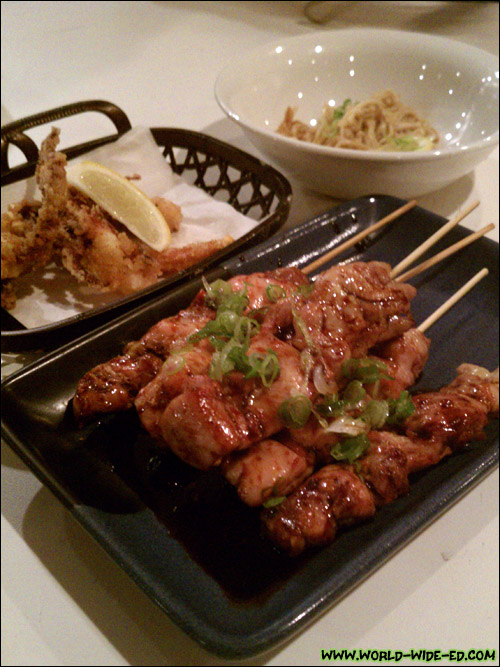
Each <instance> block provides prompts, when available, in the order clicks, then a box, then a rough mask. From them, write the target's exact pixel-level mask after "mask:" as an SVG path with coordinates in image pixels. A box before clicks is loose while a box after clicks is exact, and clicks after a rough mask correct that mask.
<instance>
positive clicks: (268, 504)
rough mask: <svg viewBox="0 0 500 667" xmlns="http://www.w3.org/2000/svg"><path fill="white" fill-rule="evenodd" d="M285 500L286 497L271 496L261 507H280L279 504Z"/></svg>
mask: <svg viewBox="0 0 500 667" xmlns="http://www.w3.org/2000/svg"><path fill="white" fill-rule="evenodd" d="M284 500H286V496H271V498H268V499H267V500H266V501H265V502H264V503H262V506H263V507H276V505H281V503H282V502H283V501H284Z"/></svg>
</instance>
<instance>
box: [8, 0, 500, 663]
mask: <svg viewBox="0 0 500 667" xmlns="http://www.w3.org/2000/svg"><path fill="white" fill-rule="evenodd" d="M388 5H390V7H388ZM311 19H313V20H311ZM354 26H374V27H386V28H398V29H402V30H411V31H420V32H427V33H433V34H439V35H444V36H447V37H452V38H455V39H458V40H460V41H463V42H466V43H469V44H472V45H475V46H478V47H481V48H483V49H485V50H487V51H490V52H492V53H495V54H498V3H492V2H473V3H466V2H450V3H446V2H390V3H387V2H363V3H356V2H314V3H305V2H280V3H277V2H71V3H69V2H12V1H11V2H3V3H2V125H4V124H5V123H8V122H10V121H12V120H16V119H18V118H22V117H24V116H27V115H30V114H33V113H37V112H39V111H44V110H47V109H51V108H54V107H57V106H60V105H63V104H68V103H71V102H75V101H79V100H84V99H106V100H110V101H112V102H114V103H116V104H117V105H118V106H120V107H121V108H122V109H124V110H125V111H126V113H127V115H128V116H129V118H130V120H131V122H132V124H133V125H145V126H149V127H154V126H166V127H168V126H171V127H185V128H188V129H193V130H198V131H201V132H205V133H207V134H210V135H212V136H215V137H218V138H221V139H223V140H225V141H228V142H230V143H233V144H235V145H237V146H239V147H241V148H243V149H245V150H247V151H249V152H250V153H253V154H256V155H258V153H257V151H256V149H255V148H253V147H252V146H251V145H250V144H249V143H248V142H247V140H246V139H245V138H244V136H243V134H242V132H241V130H240V128H239V127H238V126H237V125H236V124H234V123H232V122H231V121H229V120H228V119H226V118H225V117H224V115H223V113H222V112H221V110H220V109H219V107H218V106H217V104H216V102H215V99H214V94H213V86H214V81H215V78H216V76H217V74H218V72H219V71H220V70H221V69H222V67H223V66H224V65H225V64H226V63H227V62H228V61H229V60H230V59H231V57H232V56H233V55H234V54H235V53H236V52H240V51H241V50H242V49H250V48H252V47H255V46H257V45H259V44H264V43H266V42H268V41H272V40H273V39H274V38H276V37H278V36H283V37H285V36H286V37H288V36H293V35H300V34H305V33H310V32H313V31H324V30H334V29H338V28H346V27H354ZM65 122H68V121H65ZM86 131H87V132H92V131H95V130H94V128H93V127H87V128H85V127H84V126H83V127H82V126H81V124H80V125H79V126H78V128H77V127H73V126H70V125H68V129H65V136H66V140H67V145H69V144H75V143H78V142H79V141H80V140H86V139H89V138H91V137H90V135H86V136H83V134H82V133H85V132H86ZM498 183H499V180H498V149H497V150H496V151H495V152H494V153H493V154H492V155H491V156H490V157H489V158H488V159H487V160H486V161H485V162H483V163H482V164H481V165H479V166H478V167H477V169H476V170H475V172H474V173H473V174H470V175H468V176H467V177H465V178H463V179H460V181H458V182H456V183H454V184H452V185H451V186H449V187H447V188H446V189H444V190H441V191H439V192H435V193H432V194H431V195H428V196H426V197H422V198H421V199H420V200H419V204H420V205H421V206H423V207H424V208H427V209H430V210H432V211H435V212H436V213H438V214H440V215H444V216H446V217H450V216H451V215H453V213H455V212H456V211H457V210H458V209H459V208H462V207H463V206H464V205H466V204H467V203H468V202H470V201H473V200H474V199H479V200H480V202H481V204H480V206H479V207H478V208H477V209H476V210H475V211H474V213H473V214H471V216H469V218H468V219H467V221H466V222H465V223H464V224H465V225H467V226H468V227H470V228H471V229H478V228H479V227H481V226H483V225H485V224H487V223H488V222H494V223H495V224H497V225H498V191H499V188H498ZM292 185H293V188H294V201H293V205H292V210H291V214H290V218H289V221H288V222H287V227H291V226H293V225H296V224H299V223H301V222H303V221H304V220H306V219H308V218H310V217H312V216H313V215H314V214H315V213H318V212H321V211H324V210H326V209H328V208H331V207H332V206H333V205H334V204H335V202H334V201H333V200H331V199H329V198H328V197H324V196H317V195H314V194H311V193H309V192H306V191H304V190H302V189H301V188H300V186H298V185H297V184H296V183H293V182H292ZM490 238H493V239H495V240H496V241H498V227H497V228H496V229H495V230H494V231H493V232H491V233H490ZM27 361H29V359H28V358H27V357H22V356H15V357H14V356H10V355H3V357H2V370H3V371H4V372H5V374H7V373H9V372H11V371H12V370H13V369H14V368H16V367H19V365H22V364H25V363H26V362H27ZM2 575H3V576H2V610H3V623H2V665H19V664H25V665H215V664H220V665H223V664H226V663H225V661H224V660H222V659H221V658H218V657H215V656H213V655H210V654H208V653H206V652H205V651H204V650H203V649H202V648H200V647H199V646H198V645H197V644H195V643H194V642H193V641H192V640H191V639H190V638H188V637H187V636H186V635H185V634H184V633H183V632H182V631H181V630H179V629H178V628H177V627H176V626H175V625H173V624H172V623H171V622H170V621H169V619H168V618H167V617H166V616H165V615H164V614H163V613H162V612H161V611H160V610H159V609H158V608H157V607H156V606H155V605H154V604H153V603H152V602H151V601H150V600H149V599H148V598H147V597H146V596H145V595H144V594H143V593H142V591H141V590H139V589H138V588H137V587H136V585H135V584H134V583H133V582H132V581H131V580H129V579H128V577H127V576H126V575H125V574H124V573H123V572H122V570H121V569H120V568H119V567H118V566H117V565H116V564H115V563H114V562H112V561H111V560H110V559H109V558H108V556H107V555H106V554H105V553H104V552H103V551H102V550H101V549H100V547H99V546H97V545H96V544H95V543H94V541H93V540H92V539H91V538H90V537H89V536H88V535H87V533H86V532H85V531H84V530H83V529H82V528H81V527H80V525H79V524H77V523H76V521H75V520H74V519H73V518H72V516H71V515H70V514H69V513H68V512H67V510H66V509H65V508H63V507H62V506H61V505H60V504H59V502H58V501H57V500H56V499H55V498H54V497H53V496H52V494H51V493H50V492H49V491H48V490H47V489H46V488H45V487H44V486H43V485H41V483H40V482H39V481H38V480H37V479H36V478H35V477H34V476H33V475H32V474H31V473H30V472H29V470H28V469H27V468H26V467H25V466H24V465H23V464H22V463H21V461H20V460H19V459H18V458H17V457H16V456H15V455H14V454H13V453H12V451H11V450H10V449H9V447H8V446H7V445H6V444H5V443H3V442H2ZM333 647H335V648H347V649H353V648H363V649H367V648H371V649H378V650H388V649H392V650H393V651H395V650H403V651H404V650H408V649H411V648H413V649H419V648H423V649H427V650H434V649H440V650H441V651H443V652H447V651H448V650H449V649H455V650H463V651H466V652H467V651H468V650H469V649H476V650H477V649H493V650H496V651H497V656H498V648H499V647H498V470H496V471H494V472H493V473H492V474H490V475H489V476H488V477H486V478H485V479H484V480H483V481H482V482H481V483H480V484H478V485H477V486H476V487H475V488H474V489H473V490H472V491H470V492H469V493H468V494H467V495H466V496H465V497H464V498H463V499H461V500H460V501H459V502H458V503H456V504H455V505H454V506H453V507H451V508H450V509H449V510H448V511H447V512H446V513H445V514H444V515H442V516H441V517H440V518H439V519H438V520H437V521H435V522H434V523H433V524H431V525H430V526H429V527H428V528H427V529H426V530H424V531H423V532H422V533H420V534H419V535H418V536H417V537H416V538H415V539H413V540H412V542H411V543H410V544H408V545H406V546H405V547H404V548H403V549H402V550H401V551H399V552H398V553H397V554H395V555H394V556H393V557H392V558H391V559H390V560H389V561H388V562H386V563H385V564H384V565H383V566H382V567H380V568H379V569H378V570H377V571H376V572H374V573H372V574H371V575H370V576H369V577H368V578H367V579H365V580H364V581H363V582H362V583H361V584H360V585H358V586H357V587H356V588H355V589H354V590H353V591H351V592H350V593H349V594H348V595H347V596H346V597H344V598H343V599H342V600H341V601H340V602H338V603H337V604H335V605H334V606H333V607H332V608H330V609H329V610H328V611H327V612H326V613H324V614H323V615H322V616H321V617H320V618H319V619H317V620H316V621H315V622H314V623H313V624H311V625H310V626H309V627H308V628H307V629H306V630H304V631H303V632H301V633H300V634H299V635H297V636H296V637H295V638H293V639H292V640H291V641H289V642H288V643H287V644H286V645H284V646H282V647H280V648H278V649H276V650H274V651H271V652H269V653H267V654H264V655H261V656H258V657H256V658H252V659H249V660H246V661H244V662H243V663H242V664H252V665H284V664H287V665H315V664H318V663H320V662H321V658H320V649H321V648H333ZM228 664H230V663H228ZM337 664H349V662H348V661H347V660H346V661H344V662H341V661H339V662H337ZM439 664H442V665H446V664H456V663H453V662H452V661H451V660H449V659H443V660H442V661H441V662H440V663H439ZM464 664H480V663H474V662H467V663H464Z"/></svg>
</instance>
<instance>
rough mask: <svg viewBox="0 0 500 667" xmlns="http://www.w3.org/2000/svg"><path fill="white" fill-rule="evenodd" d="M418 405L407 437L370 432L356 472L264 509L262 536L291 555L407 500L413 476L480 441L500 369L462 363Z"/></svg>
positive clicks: (324, 479) (345, 468) (305, 487)
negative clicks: (453, 375)
mask: <svg viewBox="0 0 500 667" xmlns="http://www.w3.org/2000/svg"><path fill="white" fill-rule="evenodd" d="M414 402H415V407H416V410H415V412H414V414H413V415H412V416H411V417H409V418H408V419H407V420H406V422H405V425H404V429H403V433H396V432H392V431H387V432H384V431H371V432H370V433H369V434H368V438H369V440H370V448H369V450H368V452H367V454H366V455H365V456H364V457H363V458H361V459H360V460H359V461H358V462H357V465H356V466H353V465H339V464H331V465H327V466H325V467H323V468H321V469H320V470H319V471H317V472H316V473H314V474H313V475H311V476H310V477H309V478H308V479H307V480H306V481H305V482H304V483H303V484H301V485H300V486H299V487H298V488H297V489H296V490H295V491H294V492H293V493H292V494H291V495H290V496H288V497H287V498H286V499H285V500H284V501H283V502H282V503H281V504H280V505H278V506H276V507H272V508H269V509H266V510H264V511H263V513H262V521H263V528H264V532H265V534H266V535H267V536H268V537H269V538H270V539H271V540H272V541H273V542H274V543H275V544H276V545H277V546H279V547H280V548H281V549H283V550H284V551H286V552H287V553H288V554H290V555H298V554H300V553H302V551H304V549H306V548H308V547H313V546H324V545H326V544H329V543H330V542H331V541H332V540H333V539H334V537H335V534H336V532H337V530H338V529H339V528H340V527H341V526H343V525H349V524H352V523H354V522H356V521H360V520H363V519H368V518H370V517H371V516H373V514H374V513H375V510H376V507H377V506H379V505H382V504H384V503H388V502H391V501H392V500H394V499H396V498H397V497H398V496H400V495H402V494H404V493H406V492H407V491H408V488H409V480H408V476H409V475H410V474H411V473H413V472H416V471H418V470H422V469H424V468H426V467H428V466H430V465H434V464H436V463H438V462H439V461H440V460H441V459H442V458H444V457H445V456H448V455H449V454H451V453H452V452H454V451H458V450H460V449H462V448H463V447H464V446H465V445H466V444H467V443H468V442H470V441H471V440H478V439H479V440H481V439H483V438H484V437H485V436H484V431H483V429H484V427H485V425H486V423H487V421H488V417H489V416H493V415H498V370H497V371H495V372H494V373H489V372H488V371H487V370H486V369H483V368H480V367H478V366H473V365H471V364H462V365H461V366H460V367H459V368H458V370H457V377H456V378H455V380H454V381H453V382H452V383H451V384H450V385H448V386H447V387H444V388H443V389H441V390H440V391H437V392H429V393H423V394H418V395H417V396H416V397H415V398H414Z"/></svg>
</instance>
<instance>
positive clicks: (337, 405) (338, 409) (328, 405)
mask: <svg viewBox="0 0 500 667" xmlns="http://www.w3.org/2000/svg"><path fill="white" fill-rule="evenodd" d="M314 407H315V409H316V411H317V412H318V413H319V414H320V415H321V416H322V417H326V418H330V417H335V418H337V417H342V415H343V414H344V412H345V403H344V401H339V398H338V396H337V394H327V395H325V396H323V399H322V401H321V402H320V403H316V405H315V406H314Z"/></svg>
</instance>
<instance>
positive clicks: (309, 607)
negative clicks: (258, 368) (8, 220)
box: [2, 198, 498, 658]
mask: <svg viewBox="0 0 500 667" xmlns="http://www.w3.org/2000/svg"><path fill="white" fill-rule="evenodd" d="M373 199H374V198H369V200H368V201H370V200H373ZM375 199H376V198H375ZM383 199H384V205H386V206H387V205H391V206H392V205H394V208H395V207H397V206H398V205H399V204H400V202H399V201H397V200H393V201H390V198H383ZM364 203H365V204H366V203H367V201H366V200H365V201H364ZM360 206H361V204H360V202H357V203H356V205H355V206H354V209H355V210H357V209H358V208H359V207H360ZM349 209H350V210H352V209H353V206H352V203H351V204H346V205H345V206H344V207H342V206H341V207H340V208H336V209H334V210H333V211H332V212H330V213H326V214H323V215H322V216H317V218H315V219H314V220H313V221H310V222H309V223H306V224H305V226H304V229H302V230H298V229H297V228H296V229H294V230H292V231H291V232H290V233H289V234H288V235H287V234H282V237H283V238H288V239H290V238H293V237H295V236H297V237H300V235H301V233H303V232H304V230H305V229H306V228H307V227H309V228H314V226H315V224H317V223H316V222H315V221H317V220H318V219H323V220H326V219H328V217H329V216H333V217H335V216H338V215H339V214H340V213H342V212H344V213H345V212H346V211H347V210H349ZM434 217H436V216H434ZM276 243H277V241H276V240H274V241H273V240H272V239H271V240H269V241H267V242H266V243H265V244H262V245H263V246H264V247H266V246H272V245H273V244H276ZM260 248H261V247H260V246H259V248H256V249H254V250H252V251H251V252H250V254H257V255H258V254H259V252H260ZM229 264H230V266H229V268H228V267H227V266H226V268H225V269H224V271H226V270H227V271H231V269H233V270H234V269H235V266H234V265H235V264H236V259H233V260H232V261H231V262H230V263H229ZM162 300H164V299H162ZM152 308H153V304H147V305H146V306H143V307H139V308H137V309H136V310H134V311H133V312H132V313H129V314H127V315H124V316H123V317H121V318H119V319H118V320H115V321H113V322H111V323H108V324H107V325H104V326H102V327H101V328H100V329H99V330H97V331H96V332H94V333H93V334H90V335H87V336H84V337H83V338H81V339H79V340H78V341H75V342H74V343H70V344H68V345H66V346H65V347H64V348H61V349H60V350H58V351H57V352H54V353H51V354H49V355H47V356H46V357H44V358H43V359H42V360H40V361H38V362H35V363H34V364H32V365H31V366H29V367H26V368H25V369H22V370H21V371H19V372H18V373H16V374H15V375H12V376H11V377H10V378H7V379H6V380H5V381H4V382H3V383H2V394H4V395H6V394H8V393H10V390H11V388H12V385H14V386H15V385H16V384H18V383H21V386H22V383H23V379H24V381H26V379H28V381H29V375H30V374H31V373H38V372H40V368H42V367H43V366H48V367H49V368H50V365H51V364H52V363H54V362H55V361H56V360H57V359H59V358H63V357H64V356H65V355H67V354H70V353H71V352H73V353H74V351H75V350H76V349H77V348H78V347H80V346H83V347H86V346H87V345H89V344H90V345H91V344H92V341H94V340H98V339H99V338H100V337H101V336H102V335H103V333H104V332H106V331H107V330H109V329H115V328H116V329H120V328H123V326H124V325H125V323H126V322H127V321H131V320H137V319H141V316H144V314H145V313H146V312H147V311H149V310H151V309H152ZM2 432H3V434H4V436H5V439H6V441H7V442H8V443H9V444H10V445H11V446H12V448H13V449H14V450H15V451H16V452H17V453H18V454H19V455H20V456H21V458H22V459H23V460H24V461H25V463H27V465H28V466H29V467H30V468H31V469H32V470H33V472H34V473H35V474H36V475H37V476H39V477H40V478H41V480H42V481H43V483H45V484H46V485H47V486H49V488H51V490H52V491H53V492H54V493H55V494H56V496H57V497H59V498H60V499H61V500H62V501H63V502H64V504H65V505H67V506H68V507H69V508H70V509H71V511H72V512H73V513H74V514H75V516H76V517H77V518H78V520H79V521H80V522H81V523H82V524H83V525H84V527H86V528H87V529H88V530H89V532H91V534H93V536H94V537H95V538H96V539H97V540H98V542H99V543H100V544H101V545H102V546H103V547H104V548H105V549H106V550H107V551H108V552H110V553H111V555H112V556H113V557H114V558H115V560H117V562H118V563H119V564H120V565H121V566H122V567H124V569H126V570H127V572H128V574H129V575H130V576H131V577H132V579H134V581H136V583H138V584H139V585H140V586H141V587H142V588H143V589H144V590H146V593H147V594H148V595H149V596H150V597H152V599H153V600H154V601H155V602H156V603H157V604H159V605H160V606H161V607H162V608H163V609H164V610H165V611H166V612H167V613H169V614H170V615H171V616H172V618H173V620H174V621H175V622H176V623H177V624H178V625H179V626H180V627H182V628H183V629H184V630H185V631H186V632H187V633H188V634H189V635H191V636H192V637H193V638H194V639H196V640H197V641H198V642H199V643H200V644H201V645H202V646H204V647H205V648H207V649H208V650H211V651H213V652H214V653H216V654H219V655H221V656H225V657H235V658H236V657H238V658H242V657H248V656H251V655H255V654H257V653H262V652H263V651H267V650H269V649H270V648H272V647H276V646H277V644H279V643H282V642H284V641H286V640H287V639H289V638H290V637H291V636H292V635H294V634H296V633H297V632H298V631H299V630H300V629H303V628H304V627H305V625H306V624H309V623H311V622H312V621H313V620H314V617H315V616H316V615H317V614H318V613H319V612H320V611H321V610H323V609H324V608H326V607H327V606H329V605H331V604H332V603H333V601H335V600H338V599H340V597H341V596H343V595H345V594H347V592H348V591H349V590H351V589H352V587H353V586H354V585H356V584H357V583H359V582H360V581H361V580H362V579H364V578H365V577H366V576H367V575H368V574H369V573H370V572H372V571H373V570H374V569H375V568H377V567H379V566H380V565H381V564H382V563H383V562H384V561H385V560H386V559H387V558H389V557H390V556H391V555H392V554H393V553H395V551H396V550H398V549H400V548H402V547H403V546H404V544H405V543H407V542H408V540H410V539H412V538H413V537H414V536H415V535H416V534H418V533H419V532H420V531H421V530H422V529H423V528H424V527H425V526H426V525H428V524H429V523H430V522H431V521H433V520H434V519H436V518H437V517H438V516H440V514H442V512H444V511H445V510H446V509H447V508H448V507H449V506H450V505H451V504H452V503H454V502H456V501H457V500H458V499H459V498H460V497H462V496H463V495H464V494H465V493H466V492H467V491H468V490H469V489H470V488H472V486H474V485H475V484H476V483H478V482H479V481H480V480H481V479H483V477H484V476H485V475H486V474H488V472H489V471H490V470H491V469H492V468H493V467H494V466H495V465H497V463H498V450H497V449H493V450H492V451H487V452H484V454H483V455H482V456H479V458H477V460H475V461H474V464H473V465H469V466H466V468H465V469H463V470H462V469H460V470H458V472H457V473H456V474H455V475H454V476H453V477H452V478H451V479H449V480H447V481H445V482H443V481H441V483H440V486H439V488H437V489H435V490H434V492H433V493H430V494H428V495H427V496H426V497H425V499H424V500H423V501H421V504H420V506H419V510H418V511H417V512H413V513H412V515H411V519H412V521H411V523H410V522H407V524H406V526H405V525H403V526H401V525H400V524H399V523H396V524H395V525H394V526H393V527H392V528H391V529H390V530H388V531H387V530H386V531H385V532H384V535H383V536H382V537H383V541H384V544H383V545H380V544H378V543H374V544H373V548H372V551H371V552H370V557H369V558H365V559H364V562H360V563H356V566H355V567H354V569H353V571H351V572H350V574H349V576H346V577H345V579H344V581H343V583H342V585H341V586H338V587H337V588H336V589H335V590H334V592H332V589H331V586H330V583H331V582H330V581H328V580H327V581H325V582H324V586H323V587H322V588H321V589H319V590H317V591H315V593H314V595H313V596H312V597H311V596H310V595H309V596H306V599H305V600H304V604H303V606H302V608H300V609H299V608H298V607H297V606H295V607H294V608H293V610H292V611H291V612H290V613H287V614H284V615H283V616H282V617H281V618H279V619H277V621H275V622H274V623H272V624H270V625H268V626H267V627H264V628H263V629H261V630H260V631H259V632H255V633H253V634H252V635H248V636H246V637H243V638H242V637H239V636H235V635H233V634H223V633H222V634H221V633H220V632H218V631H216V630H214V628H211V627H208V626H206V625H204V624H203V623H201V622H200V620H199V619H189V618H186V616H185V613H183V612H182V610H181V611H179V610H174V609H173V606H174V605H172V604H170V606H169V605H167V608H165V601H164V600H163V601H161V600H158V599H157V596H156V595H155V592H154V591H152V590H151V589H149V590H148V587H147V586H145V585H144V582H143V581H141V579H140V577H139V578H138V577H137V576H136V573H135V572H134V568H133V567H131V568H130V567H127V566H126V565H125V564H124V562H123V560H121V559H120V554H119V553H116V551H114V550H113V549H112V548H111V547H110V545H108V544H106V536H105V535H103V534H102V532H100V531H99V527H98V523H97V526H94V525H91V524H93V523H94V520H95V517H93V518H92V519H91V514H93V511H91V512H90V513H89V511H88V509H87V508H85V507H84V506H78V504H75V501H74V499H72V498H71V494H68V493H67V492H66V491H65V490H64V488H62V487H61V485H60V484H59V483H58V481H57V480H56V479H54V477H53V475H52V474H51V471H50V470H48V471H47V470H44V467H43V465H44V464H43V462H41V461H40V460H39V459H38V458H37V457H36V455H35V453H34V452H33V451H30V448H29V447H26V446H25V444H24V443H23V442H21V441H20V440H19V439H18V438H17V437H16V434H15V433H14V432H12V430H11V429H10V428H9V425H8V424H7V423H5V424H4V421H3V420H2ZM408 524H409V525H408ZM120 561H121V562H120ZM170 602H171V601H170ZM297 619H299V620H297Z"/></svg>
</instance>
